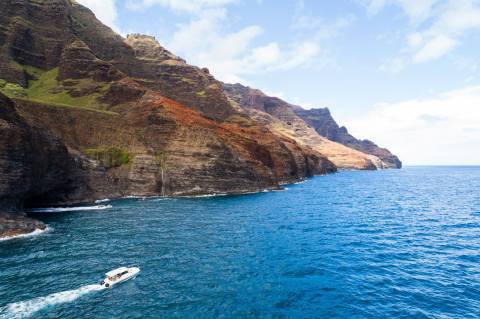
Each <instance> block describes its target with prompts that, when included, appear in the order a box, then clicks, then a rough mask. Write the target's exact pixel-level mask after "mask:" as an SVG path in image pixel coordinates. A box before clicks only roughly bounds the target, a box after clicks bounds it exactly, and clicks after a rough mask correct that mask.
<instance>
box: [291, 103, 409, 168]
mask: <svg viewBox="0 0 480 319" xmlns="http://www.w3.org/2000/svg"><path fill="white" fill-rule="evenodd" d="M295 113H296V114H297V115H298V116H299V117H300V118H302V119H303V120H304V121H305V122H306V123H307V124H309V125H310V126H312V127H313V128H314V129H315V130H316V131H317V132H318V134H320V135H322V136H325V137H326V138H328V139H329V140H332V141H335V142H338V143H341V144H343V145H346V146H348V147H351V148H353V149H356V150H358V151H361V152H364V153H367V154H372V155H375V156H377V157H378V158H380V159H381V160H382V161H383V162H384V163H385V164H386V165H385V166H386V167H388V168H401V167H402V162H401V161H400V160H399V159H398V157H397V156H395V155H393V154H392V153H391V152H390V151H389V150H387V149H385V148H381V147H379V146H377V145H376V144H375V143H373V142H372V141H369V140H359V139H356V138H355V137H353V136H352V135H351V134H349V133H348V130H347V128H346V127H345V126H342V127H340V126H338V124H337V122H336V121H335V120H334V119H333V117H332V115H331V114H330V110H329V109H328V108H323V109H310V110H304V109H300V108H297V109H295Z"/></svg>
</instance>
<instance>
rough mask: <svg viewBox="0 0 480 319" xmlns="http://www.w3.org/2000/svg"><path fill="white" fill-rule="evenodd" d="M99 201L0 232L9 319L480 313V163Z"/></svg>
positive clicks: (0, 300)
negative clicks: (14, 232)
mask: <svg viewBox="0 0 480 319" xmlns="http://www.w3.org/2000/svg"><path fill="white" fill-rule="evenodd" d="M92 206H96V207H93V208H92V207H86V208H78V209H68V210H56V211H53V212H45V211H37V212H36V213H34V215H33V216H34V217H35V218H38V219H40V220H42V221H44V222H45V223H47V224H48V227H49V230H48V231H46V232H44V233H41V234H37V235H35V236H30V237H22V238H18V239H11V240H4V241H0V318H2V319H3V318H479V317H480V267H479V265H480V167H406V168H404V169H401V170H384V171H345V172H340V173H337V174H332V175H326V176H319V177H315V178H312V179H309V180H307V181H306V182H305V183H301V184H296V185H287V186H286V189H285V190H284V191H274V192H264V193H257V194H248V195H239V196H216V197H201V198H147V199H136V198H131V199H122V200H117V201H109V202H104V203H101V204H95V205H93V204H92ZM130 265H136V266H138V267H140V268H141V272H140V274H139V275H138V276H137V278H135V279H132V280H129V281H127V282H125V283H122V284H118V285H116V286H114V287H113V288H111V289H104V288H102V287H101V286H99V285H98V283H99V282H100V281H101V280H102V279H103V277H104V273H105V272H107V271H109V270H111V269H114V268H117V267H120V266H130Z"/></svg>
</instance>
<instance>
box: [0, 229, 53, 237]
mask: <svg viewBox="0 0 480 319" xmlns="http://www.w3.org/2000/svg"><path fill="white" fill-rule="evenodd" d="M52 230H53V228H51V227H49V226H47V227H46V228H45V229H40V228H37V229H35V230H34V231H32V232H30V233H26V234H19V235H13V236H7V237H2V238H0V241H5V240H11V239H19V238H29V237H35V236H38V235H41V234H44V233H46V232H50V231H52Z"/></svg>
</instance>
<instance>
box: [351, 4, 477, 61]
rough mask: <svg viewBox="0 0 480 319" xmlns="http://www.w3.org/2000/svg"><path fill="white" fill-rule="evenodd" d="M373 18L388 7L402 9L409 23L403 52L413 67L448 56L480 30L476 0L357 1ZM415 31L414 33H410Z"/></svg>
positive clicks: (401, 53)
mask: <svg viewBox="0 0 480 319" xmlns="http://www.w3.org/2000/svg"><path fill="white" fill-rule="evenodd" d="M358 1H359V2H360V3H362V4H363V5H365V6H366V7H367V9H368V11H369V13H371V14H376V13H378V12H379V11H380V10H381V9H382V8H384V7H385V6H387V5H395V6H398V7H400V8H401V9H402V11H403V12H404V13H405V15H406V16H407V17H408V18H409V19H410V21H411V25H410V29H413V32H409V33H408V34H407V35H406V37H405V40H406V46H405V47H404V48H403V49H402V51H401V52H400V56H403V57H404V58H403V59H405V57H406V56H408V57H409V59H410V62H412V63H424V62H429V61H433V60H436V59H439V58H442V57H444V56H446V55H447V54H448V53H450V52H452V51H453V50H454V49H455V48H456V47H457V46H459V45H461V44H462V38H463V36H464V35H465V34H466V33H467V32H469V31H471V30H474V29H479V28H480V3H479V2H478V1H477V0H447V1H441V0H358ZM411 31H412V30H411Z"/></svg>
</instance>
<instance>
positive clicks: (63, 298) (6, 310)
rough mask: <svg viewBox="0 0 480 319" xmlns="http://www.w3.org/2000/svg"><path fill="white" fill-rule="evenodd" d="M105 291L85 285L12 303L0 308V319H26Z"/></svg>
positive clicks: (98, 287)
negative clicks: (95, 292) (40, 312)
mask: <svg viewBox="0 0 480 319" xmlns="http://www.w3.org/2000/svg"><path fill="white" fill-rule="evenodd" d="M103 289H106V288H105V287H103V286H101V285H86V286H83V287H80V288H78V289H75V290H68V291H62V292H57V293H53V294H51V295H48V296H45V297H38V298H34V299H30V300H26V301H20V302H14V303H11V304H8V305H6V306H4V307H2V308H0V319H7V318H9V319H10V318H12V319H21V318H28V317H30V316H32V315H33V314H34V313H36V312H38V311H40V310H42V309H46V308H49V307H53V306H55V305H59V304H62V303H68V302H72V301H74V300H76V299H78V298H80V297H81V296H83V295H86V294H88V293H91V292H94V291H99V290H103Z"/></svg>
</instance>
